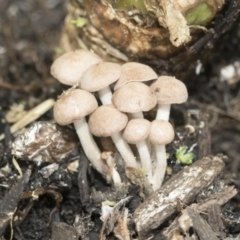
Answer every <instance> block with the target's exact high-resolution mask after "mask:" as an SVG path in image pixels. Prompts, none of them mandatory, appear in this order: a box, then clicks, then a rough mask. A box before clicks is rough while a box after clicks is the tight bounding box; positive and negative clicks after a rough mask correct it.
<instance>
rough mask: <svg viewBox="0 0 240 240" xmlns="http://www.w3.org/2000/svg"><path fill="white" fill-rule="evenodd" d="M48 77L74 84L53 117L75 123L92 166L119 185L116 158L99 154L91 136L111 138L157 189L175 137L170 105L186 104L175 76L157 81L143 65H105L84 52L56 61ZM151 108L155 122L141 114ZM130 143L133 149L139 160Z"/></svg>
mask: <svg viewBox="0 0 240 240" xmlns="http://www.w3.org/2000/svg"><path fill="white" fill-rule="evenodd" d="M51 73H52V75H53V76H54V77H55V78H56V79H58V80H59V81H60V82H61V83H63V84H65V85H69V86H74V87H71V88H70V89H69V90H68V91H66V92H64V93H63V94H62V95H61V96H60V97H59V99H58V100H57V101H56V103H55V105H54V119H55V121H56V122H57V123H58V124H60V125H67V124H70V123H73V124H74V127H75V129H76V132H77V134H78V136H79V139H80V142H81V145H82V147H83V149H84V151H85V153H86V156H87V157H88V158H89V161H90V162H91V163H92V165H93V167H94V168H95V169H96V170H97V171H98V172H100V173H101V174H102V175H103V176H104V177H105V179H106V180H107V181H109V182H110V181H113V182H114V184H115V186H117V185H119V184H121V178H120V176H119V174H118V172H117V170H116V168H115V163H114V159H113V158H112V157H111V154H109V153H108V154H106V153H105V154H104V153H102V152H101V150H100V149H99V147H98V146H97V144H96V142H95V141H94V138H93V135H94V136H95V137H111V138H112V140H113V142H114V144H115V146H116V148H117V149H118V151H119V153H120V154H121V156H122V158H123V160H124V162H125V164H126V166H129V167H133V168H138V167H141V168H142V169H143V170H144V171H145V173H146V177H147V179H148V181H149V183H150V184H151V185H152V187H153V190H157V189H159V188H160V186H161V185H162V181H163V178H164V174H165V171H166V166H167V157H166V150H165V145H166V144H168V143H170V142H171V141H172V140H173V138H174V130H173V127H172V125H171V124H170V123H169V122H168V120H169V114H170V106H171V104H176V103H177V104H179V103H183V102H185V101H186V100H187V97H188V93H187V89H186V86H185V85H184V84H183V83H182V82H181V81H179V80H177V79H175V78H174V77H169V76H160V77H158V75H157V74H156V73H155V72H154V70H153V69H152V68H150V67H149V66H147V65H144V64H141V63H136V62H128V63H125V64H123V65H119V64H117V63H112V62H104V61H103V60H102V59H101V58H99V56H97V55H96V54H94V53H92V52H88V51H85V50H75V51H71V52H68V53H65V54H63V55H62V56H60V57H59V58H57V59H56V60H55V61H54V63H53V64H52V66H51ZM95 96H98V99H99V100H100V101H101V104H100V106H99V105H98V102H99V101H97V100H98V99H96V97H95ZM155 106H157V115H156V119H155V120H154V121H152V122H150V121H149V120H147V119H144V114H143V112H148V111H151V110H152V109H153V108H155ZM88 115H89V117H88V122H87V121H86V118H85V117H86V116H88ZM129 144H133V145H135V146H136V149H137V151H138V155H139V160H140V161H138V160H137V159H138V158H136V156H134V154H133V151H132V148H131V147H130V146H129ZM103 156H108V157H107V158H106V157H103Z"/></svg>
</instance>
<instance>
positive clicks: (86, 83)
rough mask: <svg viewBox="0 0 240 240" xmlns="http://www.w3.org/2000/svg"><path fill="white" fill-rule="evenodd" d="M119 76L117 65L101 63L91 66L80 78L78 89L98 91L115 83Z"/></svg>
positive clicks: (118, 66) (119, 69) (119, 68)
mask: <svg viewBox="0 0 240 240" xmlns="http://www.w3.org/2000/svg"><path fill="white" fill-rule="evenodd" d="M120 74H121V66H120V65H119V64H117V63H112V62H102V63H99V64H96V65H93V66H91V67H90V68H89V69H88V70H87V71H86V72H85V73H84V74H83V76H82V78H81V81H80V87H81V88H82V89H84V90H86V91H89V92H96V91H99V90H101V89H103V88H105V87H106V86H109V85H110V84H112V83H114V82H116V81H117V80H118V79H119V77H120Z"/></svg>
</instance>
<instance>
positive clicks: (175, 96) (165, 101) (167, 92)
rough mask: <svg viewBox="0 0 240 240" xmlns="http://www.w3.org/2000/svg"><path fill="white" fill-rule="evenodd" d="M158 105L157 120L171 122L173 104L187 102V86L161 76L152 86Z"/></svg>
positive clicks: (172, 78)
mask: <svg viewBox="0 0 240 240" xmlns="http://www.w3.org/2000/svg"><path fill="white" fill-rule="evenodd" d="M150 88H151V90H152V91H153V92H154V93H155V95H156V98H157V103H158V110H157V116H156V119H162V120H166V121H168V120H169V115H170V108H171V104H176V103H177V104H180V103H184V102H186V101H187V98H188V92H187V88H186V86H185V84H184V83H183V82H181V81H179V80H177V79H176V78H174V77H169V76H161V77H159V78H158V79H157V80H156V81H155V82H154V83H153V84H152V85H151V86H150Z"/></svg>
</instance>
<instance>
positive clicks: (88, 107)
mask: <svg viewBox="0 0 240 240" xmlns="http://www.w3.org/2000/svg"><path fill="white" fill-rule="evenodd" d="M97 107H98V104H97V101H96V99H95V97H94V96H93V95H92V94H91V93H89V92H87V91H85V90H81V89H74V90H70V91H67V92H65V93H63V94H62V96H61V97H60V99H58V101H57V102H56V103H55V105H54V109H53V115H54V119H55V121H56V122H57V123H58V124H59V125H68V124H71V123H73V124H74V127H75V129H76V132H77V135H78V137H79V139H80V141H81V145H82V147H83V149H84V152H85V154H86V156H87V157H88V159H89V161H90V162H91V163H92V165H93V166H94V167H95V168H96V170H97V171H98V172H100V173H101V174H102V175H103V176H104V177H105V178H106V180H107V181H109V180H110V179H111V178H112V175H111V171H112V170H111V171H109V168H108V166H107V164H105V163H104V162H103V160H102V158H101V152H100V150H99V148H98V146H97V144H96V143H95V141H94V139H93V137H92V134H91V133H90V131H89V127H88V124H87V122H86V120H85V116H87V115H88V114H90V113H91V112H93V111H94V110H95V109H96V108H97ZM113 181H114V179H113ZM115 184H118V182H117V183H116V182H115Z"/></svg>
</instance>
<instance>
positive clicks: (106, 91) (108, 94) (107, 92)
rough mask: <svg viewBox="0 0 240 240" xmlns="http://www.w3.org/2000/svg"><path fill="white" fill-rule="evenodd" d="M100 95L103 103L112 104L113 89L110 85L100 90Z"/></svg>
mask: <svg viewBox="0 0 240 240" xmlns="http://www.w3.org/2000/svg"><path fill="white" fill-rule="evenodd" d="M98 96H99V98H100V100H101V102H102V104H103V105H107V104H112V91H111V89H110V87H108V86H107V87H105V88H103V89H101V90H99V91H98Z"/></svg>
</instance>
